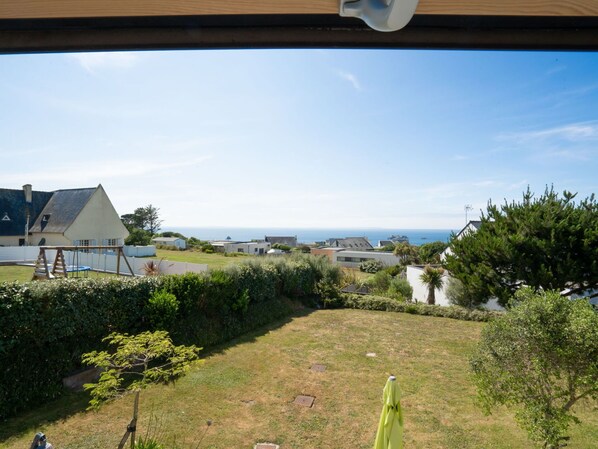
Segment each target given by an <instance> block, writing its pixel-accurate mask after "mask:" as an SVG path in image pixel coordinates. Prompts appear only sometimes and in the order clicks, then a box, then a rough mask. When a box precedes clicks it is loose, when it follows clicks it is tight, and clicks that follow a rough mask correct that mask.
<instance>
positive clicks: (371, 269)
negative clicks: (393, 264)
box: [359, 260, 384, 273]
mask: <svg viewBox="0 0 598 449" xmlns="http://www.w3.org/2000/svg"><path fill="white" fill-rule="evenodd" d="M383 268H384V264H383V263H382V262H380V261H379V260H366V261H365V262H361V263H360V264H359V269H360V270H361V271H363V272H364V273H377V272H378V271H380V270H382V269H383Z"/></svg>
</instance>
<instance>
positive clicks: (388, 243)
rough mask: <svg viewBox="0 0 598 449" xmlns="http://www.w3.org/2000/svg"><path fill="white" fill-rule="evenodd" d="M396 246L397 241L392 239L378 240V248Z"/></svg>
mask: <svg viewBox="0 0 598 449" xmlns="http://www.w3.org/2000/svg"><path fill="white" fill-rule="evenodd" d="M391 245H392V246H394V245H395V242H393V241H392V240H379V241H378V248H384V247H385V246H391Z"/></svg>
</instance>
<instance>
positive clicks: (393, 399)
mask: <svg viewBox="0 0 598 449" xmlns="http://www.w3.org/2000/svg"><path fill="white" fill-rule="evenodd" d="M400 400H401V391H400V390H399V385H398V384H397V378H396V377H395V376H390V377H389V378H388V380H387V381H386V386H385V387H384V393H383V395H382V402H383V403H384V405H383V406H382V413H381V414H380V423H379V424H378V433H377V434H376V442H375V443H374V449H403V412H402V411H401V403H400Z"/></svg>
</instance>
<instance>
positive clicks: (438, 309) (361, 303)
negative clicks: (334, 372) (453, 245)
mask: <svg viewBox="0 0 598 449" xmlns="http://www.w3.org/2000/svg"><path fill="white" fill-rule="evenodd" d="M324 305H325V307H328V308H346V309H362V310H381V311H385V312H403V313H410V314H414V315H428V316H436V317H444V318H453V319H456V320H465V321H491V320H492V319H494V318H496V317H499V316H502V314H503V313H502V312H492V311H486V310H469V309H465V308H463V307H457V306H450V307H443V306H430V305H427V304H413V303H405V302H399V301H396V300H394V299H391V298H385V297H381V296H373V295H356V294H345V293H342V294H341V295H340V296H339V297H338V298H333V299H331V300H326V299H325V300H324Z"/></svg>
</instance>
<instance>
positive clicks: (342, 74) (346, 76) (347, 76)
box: [337, 70, 361, 90]
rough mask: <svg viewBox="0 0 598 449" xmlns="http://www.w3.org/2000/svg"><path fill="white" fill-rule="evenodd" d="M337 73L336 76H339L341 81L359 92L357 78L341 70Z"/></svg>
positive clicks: (359, 85) (359, 84)
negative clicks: (346, 82)
mask: <svg viewBox="0 0 598 449" xmlns="http://www.w3.org/2000/svg"><path fill="white" fill-rule="evenodd" d="M337 73H338V76H340V77H341V78H342V79H344V80H346V81H348V82H349V83H351V85H352V86H353V88H354V89H355V90H361V83H360V82H359V80H358V79H357V77H356V76H355V75H354V74H352V73H350V72H345V71H343V70H339V71H338V72H337Z"/></svg>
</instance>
